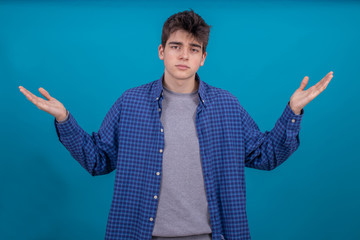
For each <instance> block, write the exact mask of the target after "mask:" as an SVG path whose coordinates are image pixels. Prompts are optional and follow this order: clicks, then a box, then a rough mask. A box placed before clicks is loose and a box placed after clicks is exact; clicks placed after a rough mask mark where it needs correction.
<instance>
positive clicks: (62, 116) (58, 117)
mask: <svg viewBox="0 0 360 240" xmlns="http://www.w3.org/2000/svg"><path fill="white" fill-rule="evenodd" d="M68 114H69V113H68V110H66V109H65V113H63V114H62V115H60V116H56V117H55V119H56V121H58V122H62V121H64V120H66V119H67V118H68Z"/></svg>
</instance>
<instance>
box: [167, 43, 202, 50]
mask: <svg viewBox="0 0 360 240" xmlns="http://www.w3.org/2000/svg"><path fill="white" fill-rule="evenodd" d="M169 44H175V45H181V46H182V45H184V44H183V43H182V42H169ZM190 46H192V47H197V48H200V49H201V46H200V45H199V44H196V43H190Z"/></svg>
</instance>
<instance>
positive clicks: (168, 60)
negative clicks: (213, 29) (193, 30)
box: [159, 30, 207, 93]
mask: <svg viewBox="0 0 360 240" xmlns="http://www.w3.org/2000/svg"><path fill="white" fill-rule="evenodd" d="M202 48H203V44H202V43H199V42H198V41H196V40H195V39H194V38H193V37H192V35H191V34H189V33H188V32H187V31H184V30H177V31H175V32H173V33H172V34H170V36H169V39H168V40H167V41H166V44H165V48H164V47H163V46H162V45H161V44H160V46H159V58H160V59H161V60H163V61H164V65H165V72H164V82H163V84H164V86H165V87H166V88H168V89H170V90H172V91H174V92H178V93H191V92H194V91H195V90H196V89H197V88H198V87H199V86H198V82H196V81H195V74H196V72H197V71H198V69H199V67H200V66H203V65H204V62H205V58H206V55H207V52H204V53H203V52H202ZM179 65H185V66H187V67H188V68H186V69H182V68H180V67H178V66H179Z"/></svg>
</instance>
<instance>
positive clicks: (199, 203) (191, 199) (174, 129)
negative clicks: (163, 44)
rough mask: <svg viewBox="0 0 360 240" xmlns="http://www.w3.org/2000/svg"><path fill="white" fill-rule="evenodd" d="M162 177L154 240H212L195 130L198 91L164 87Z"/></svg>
mask: <svg viewBox="0 0 360 240" xmlns="http://www.w3.org/2000/svg"><path fill="white" fill-rule="evenodd" d="M163 97H164V99H163V101H162V113H161V118H160V120H161V123H162V125H163V128H164V137H165V147H164V153H163V163H162V164H163V167H162V169H163V170H162V172H163V174H162V178H161V185H160V194H159V200H158V201H159V202H158V209H157V213H156V218H155V226H154V230H153V233H152V235H153V238H152V239H159V240H160V239H161V240H166V239H168V238H169V239H177V240H195V239H196V240H210V239H211V228H210V214H209V209H208V202H207V198H206V193H205V186H204V177H203V172H202V165H201V160H200V149H199V140H198V137H197V132H196V128H195V117H196V110H197V106H198V104H199V95H198V91H195V92H192V93H176V92H173V91H170V90H169V89H167V88H165V87H164V91H163Z"/></svg>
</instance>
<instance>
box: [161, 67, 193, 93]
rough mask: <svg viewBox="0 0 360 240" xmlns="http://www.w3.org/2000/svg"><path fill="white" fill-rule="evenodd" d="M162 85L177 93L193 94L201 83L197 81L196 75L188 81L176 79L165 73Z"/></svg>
mask: <svg viewBox="0 0 360 240" xmlns="http://www.w3.org/2000/svg"><path fill="white" fill-rule="evenodd" d="M162 84H163V86H164V87H166V88H167V89H169V90H171V91H173V92H176V93H192V92H195V91H196V90H197V89H198V88H199V81H196V80H195V74H194V76H192V77H190V78H188V79H175V78H173V77H172V76H171V75H170V74H167V73H166V71H165V73H164V79H163V82H162Z"/></svg>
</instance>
